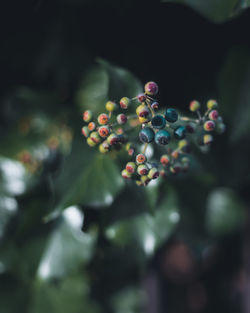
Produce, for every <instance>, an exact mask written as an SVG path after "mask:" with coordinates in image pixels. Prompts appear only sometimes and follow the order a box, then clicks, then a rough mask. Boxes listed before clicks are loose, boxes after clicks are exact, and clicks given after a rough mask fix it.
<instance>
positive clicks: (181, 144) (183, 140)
mask: <svg viewBox="0 0 250 313" xmlns="http://www.w3.org/2000/svg"><path fill="white" fill-rule="evenodd" d="M188 145H189V143H188V141H187V140H186V139H182V140H180V141H179V142H178V148H179V149H182V148H184V147H186V146H188Z"/></svg>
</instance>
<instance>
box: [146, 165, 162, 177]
mask: <svg viewBox="0 0 250 313" xmlns="http://www.w3.org/2000/svg"><path fill="white" fill-rule="evenodd" d="M159 174H160V173H159V171H158V169H157V168H156V167H152V168H151V169H150V171H149V172H148V178H150V179H156V178H157V177H159Z"/></svg>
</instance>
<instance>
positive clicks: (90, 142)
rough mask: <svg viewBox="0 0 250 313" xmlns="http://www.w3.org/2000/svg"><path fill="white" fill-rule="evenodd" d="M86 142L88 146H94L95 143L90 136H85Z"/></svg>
mask: <svg viewBox="0 0 250 313" xmlns="http://www.w3.org/2000/svg"><path fill="white" fill-rule="evenodd" d="M87 144H88V145H89V146H90V147H95V146H96V143H95V142H94V141H93V140H92V139H91V138H90V137H88V138H87Z"/></svg>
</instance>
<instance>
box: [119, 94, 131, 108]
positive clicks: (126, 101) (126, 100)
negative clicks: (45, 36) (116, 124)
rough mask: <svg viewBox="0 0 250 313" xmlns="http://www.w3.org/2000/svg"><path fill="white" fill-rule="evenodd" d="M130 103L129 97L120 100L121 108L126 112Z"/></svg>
mask: <svg viewBox="0 0 250 313" xmlns="http://www.w3.org/2000/svg"><path fill="white" fill-rule="evenodd" d="M130 102H131V100H130V99H129V98H128V97H123V98H121V100H120V107H121V108H122V109H124V110H125V109H127V108H128V107H129V105H130Z"/></svg>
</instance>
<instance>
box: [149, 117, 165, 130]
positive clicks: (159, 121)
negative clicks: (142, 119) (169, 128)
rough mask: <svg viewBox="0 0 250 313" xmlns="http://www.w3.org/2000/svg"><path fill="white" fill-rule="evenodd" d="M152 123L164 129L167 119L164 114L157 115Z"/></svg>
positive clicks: (157, 127)
mask: <svg viewBox="0 0 250 313" xmlns="http://www.w3.org/2000/svg"><path fill="white" fill-rule="evenodd" d="M151 124H152V126H153V127H154V128H156V129H162V128H164V127H165V126H166V120H165V118H164V117H163V116H162V115H155V116H154V117H153V118H152V120H151Z"/></svg>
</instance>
